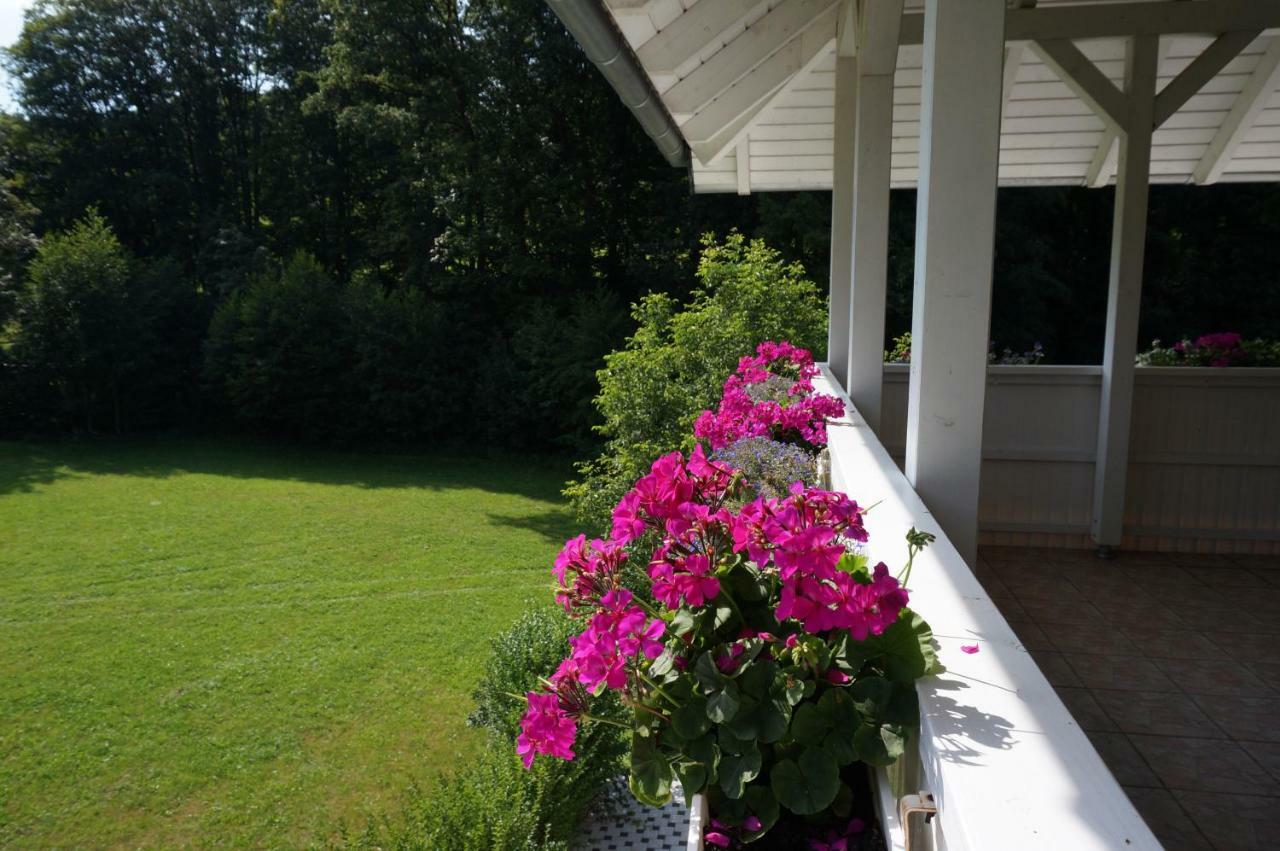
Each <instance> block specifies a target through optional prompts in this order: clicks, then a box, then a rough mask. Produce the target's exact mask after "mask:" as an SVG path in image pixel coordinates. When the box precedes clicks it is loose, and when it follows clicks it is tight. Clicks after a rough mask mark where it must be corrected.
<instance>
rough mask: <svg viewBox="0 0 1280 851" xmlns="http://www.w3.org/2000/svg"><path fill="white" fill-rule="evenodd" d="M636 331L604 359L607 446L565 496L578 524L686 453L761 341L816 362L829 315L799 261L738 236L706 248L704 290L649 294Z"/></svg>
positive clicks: (592, 521) (601, 402)
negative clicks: (668, 456) (727, 380)
mask: <svg viewBox="0 0 1280 851" xmlns="http://www.w3.org/2000/svg"><path fill="white" fill-rule="evenodd" d="M632 315H633V317H634V318H635V321H636V324H637V326H638V327H637V328H636V331H635V333H634V334H633V335H632V336H631V337H630V338H629V339H628V340H627V343H626V347H625V348H623V349H621V350H620V351H615V352H614V353H612V354H610V355H609V356H607V357H606V358H605V367H604V369H602V370H601V371H600V372H599V373H597V375H598V377H599V380H600V394H599V395H598V396H597V397H596V400H595V404H596V408H597V410H599V412H600V414H601V416H602V418H603V423H602V424H601V425H600V426H599V427H598V429H597V430H598V431H599V432H600V433H601V434H602V435H604V437H605V438H606V443H605V447H604V449H603V451H602V452H601V454H600V455H599V456H598V457H596V458H594V459H592V460H590V461H587V462H584V463H582V464H580V465H579V466H578V479H577V481H574V482H572V483H570V484H569V486H568V487H567V488H566V489H565V495H566V496H568V497H569V499H570V500H571V502H572V504H573V507H574V510H575V512H576V513H577V515H578V519H579V521H581V522H582V523H584V524H587V525H588V526H591V527H595V528H603V526H604V525H605V524H606V523H607V522H608V518H609V512H610V510H611V509H612V508H613V506H614V504H615V503H616V502H617V501H618V499H619V498H620V497H621V496H622V494H623V493H625V492H626V490H627V488H629V487H630V486H631V483H632V482H633V481H635V479H636V478H637V477H639V476H640V475H641V474H643V473H644V472H645V471H646V470H647V469H648V467H649V465H650V464H651V463H652V462H653V459H654V458H656V457H658V456H659V455H661V454H663V453H665V452H670V451H672V450H675V449H681V448H687V447H688V446H689V445H690V444H691V442H692V438H691V437H690V435H691V434H692V432H693V419H694V417H696V416H697V414H698V413H699V412H700V411H702V410H703V409H704V408H709V407H711V406H713V405H714V404H715V402H716V400H717V399H718V398H719V397H720V392H721V389H722V388H721V385H722V383H723V381H724V376H726V375H728V374H729V373H731V372H733V370H734V368H735V367H737V365H738V359H739V358H740V357H741V356H742V353H743V352H749V351H752V350H753V349H754V348H755V346H756V345H757V344H758V343H760V342H762V341H764V340H787V341H789V342H791V343H794V344H796V345H798V346H803V347H805V348H807V349H811V350H813V351H814V353H815V354H818V355H820V354H821V353H822V351H823V350H824V349H825V347H826V336H827V310H826V305H825V301H824V299H823V297H822V293H821V291H820V290H819V288H818V287H817V286H816V285H815V284H814V283H813V282H812V281H810V280H808V279H807V278H806V277H805V274H804V270H803V269H802V268H801V267H800V266H799V265H798V264H795V263H791V264H787V263H784V262H783V261H782V258H781V256H780V255H779V254H778V252H776V251H774V250H773V249H771V248H769V247H768V246H766V245H765V244H764V243H763V242H762V241H760V240H752V241H750V242H748V241H747V240H745V239H744V238H743V237H742V236H741V235H739V234H732V235H730V236H729V237H728V238H727V239H726V240H725V241H724V242H723V243H720V244H717V243H715V242H714V241H713V240H712V239H710V238H705V239H704V241H703V254H702V259H701V260H700V261H699V263H698V286H697V288H696V289H695V291H694V293H693V296H692V298H691V300H690V302H689V303H688V304H687V305H683V306H682V305H680V304H679V303H678V302H677V301H676V300H675V299H673V298H671V297H670V296H667V295H664V294H651V295H648V296H645V297H644V298H643V299H641V301H640V303H639V304H637V305H635V307H634V309H633V314H632Z"/></svg>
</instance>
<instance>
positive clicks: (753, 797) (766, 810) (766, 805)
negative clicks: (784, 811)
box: [745, 785, 778, 842]
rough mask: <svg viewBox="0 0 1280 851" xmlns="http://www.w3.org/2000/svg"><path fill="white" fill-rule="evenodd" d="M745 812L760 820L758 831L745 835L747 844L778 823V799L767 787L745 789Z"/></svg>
mask: <svg viewBox="0 0 1280 851" xmlns="http://www.w3.org/2000/svg"><path fill="white" fill-rule="evenodd" d="M747 811H748V813H750V814H751V815H753V816H755V817H756V818H758V819H760V829H759V830H757V831H755V832H754V833H746V834H745V836H746V839H747V841H748V842H750V841H752V840H754V839H759V838H760V837H761V836H764V835H765V834H766V833H768V832H769V828H771V827H773V826H774V825H775V824H777V823H778V799H777V798H776V797H774V794H773V792H772V791H771V790H770V789H769V788H768V787H767V786H761V785H756V786H751V787H749V788H748V789H747Z"/></svg>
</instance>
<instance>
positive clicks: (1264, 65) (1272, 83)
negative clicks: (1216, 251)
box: [1192, 36, 1280, 184]
mask: <svg viewBox="0 0 1280 851" xmlns="http://www.w3.org/2000/svg"><path fill="white" fill-rule="evenodd" d="M1277 84H1280V36H1275V37H1273V38H1272V39H1271V46H1270V47H1268V48H1267V52H1266V53H1264V54H1262V56H1261V57H1260V58H1259V59H1258V64H1257V66H1256V67H1255V68H1254V70H1253V73H1252V74H1251V75H1250V76H1249V79H1248V81H1247V82H1245V84H1244V89H1242V90H1241V92H1240V95H1239V97H1237V98H1236V101H1235V103H1234V104H1233V105H1232V107H1231V111H1230V112H1228V113H1227V117H1226V119H1225V120H1223V122H1222V126H1221V127H1219V128H1218V132H1217V133H1215V134H1214V137H1213V141H1211V142H1210V143H1209V148H1208V150H1206V151H1205V152H1204V156H1203V157H1201V158H1200V162H1199V163H1198V164H1197V165H1196V170H1195V172H1194V174H1193V175H1192V176H1193V178H1194V179H1195V182H1196V183H1199V184H1206V183H1216V182H1217V180H1218V178H1220V177H1222V172H1223V171H1224V170H1225V169H1226V167H1227V163H1229V162H1230V161H1231V157H1232V155H1233V154H1234V153H1235V151H1236V148H1237V147H1239V145H1240V140H1242V139H1243V138H1244V136H1245V134H1246V133H1248V132H1249V130H1250V129H1252V127H1253V123H1254V122H1255V121H1257V119H1258V115H1259V114H1260V113H1261V112H1262V110H1263V109H1265V108H1266V105H1267V98H1268V97H1270V95H1271V93H1272V92H1273V91H1275V89H1276V86H1277Z"/></svg>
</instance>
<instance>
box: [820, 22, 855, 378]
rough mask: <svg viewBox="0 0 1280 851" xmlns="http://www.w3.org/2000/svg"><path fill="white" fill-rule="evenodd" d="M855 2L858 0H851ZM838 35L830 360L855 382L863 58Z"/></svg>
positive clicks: (834, 372) (833, 369) (836, 373)
mask: <svg viewBox="0 0 1280 851" xmlns="http://www.w3.org/2000/svg"><path fill="white" fill-rule="evenodd" d="M846 1H847V2H849V5H850V6H852V5H853V0H846ZM838 44H839V42H838V41H837V55H836V81H835V87H836V88H835V120H834V122H833V137H832V142H833V145H834V147H833V155H832V160H831V287H830V294H829V297H828V305H829V310H830V317H829V319H828V324H827V364H828V366H829V367H830V368H831V374H832V375H834V376H835V378H836V380H837V381H839V382H840V383H841V384H842V385H843V386H844V387H845V388H846V389H848V387H849V343H850V336H849V335H850V327H849V319H850V309H851V308H850V301H851V298H852V293H853V168H854V162H855V158H856V151H857V148H856V145H857V138H856V128H857V117H858V111H857V104H858V60H857V58H855V57H852V56H840V55H839V52H838V51H839V47H838Z"/></svg>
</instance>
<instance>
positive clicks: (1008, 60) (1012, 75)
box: [1000, 43, 1026, 115]
mask: <svg viewBox="0 0 1280 851" xmlns="http://www.w3.org/2000/svg"><path fill="white" fill-rule="evenodd" d="M1025 52H1026V46H1025V45H1022V44H1016V43H1015V44H1010V45H1008V46H1007V47H1005V49H1004V77H1003V83H1002V85H1001V86H1000V92H1001V96H1000V103H1001V104H1002V106H1001V109H1000V113H1001V115H1003V114H1004V111H1005V108H1007V107H1008V106H1009V98H1010V97H1011V96H1012V95H1013V87H1014V86H1016V85H1017V84H1018V69H1019V68H1021V67H1022V55H1023V54H1024V53H1025Z"/></svg>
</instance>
